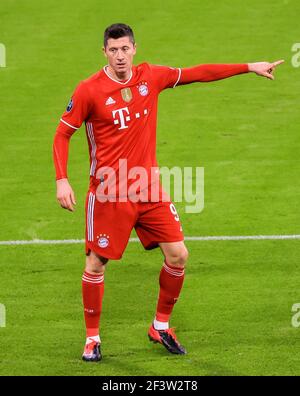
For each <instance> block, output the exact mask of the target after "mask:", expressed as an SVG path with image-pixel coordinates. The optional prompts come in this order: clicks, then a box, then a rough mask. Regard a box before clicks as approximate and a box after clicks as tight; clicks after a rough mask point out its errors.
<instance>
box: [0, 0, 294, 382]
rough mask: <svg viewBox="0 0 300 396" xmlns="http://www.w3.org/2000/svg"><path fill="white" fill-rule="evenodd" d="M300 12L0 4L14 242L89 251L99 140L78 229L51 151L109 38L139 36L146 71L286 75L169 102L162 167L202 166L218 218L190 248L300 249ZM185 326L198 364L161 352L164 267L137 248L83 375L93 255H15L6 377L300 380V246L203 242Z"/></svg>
mask: <svg viewBox="0 0 300 396" xmlns="http://www.w3.org/2000/svg"><path fill="white" fill-rule="evenodd" d="M299 13H300V4H299V1H297V0H290V1H289V0H275V1H274V0H272V1H271V0H266V1H264V2H261V1H259V0H251V1H249V0H246V1H240V0H230V1H229V0H218V1H214V2H204V1H196V0H195V1H189V2H186V1H182V0H178V1H175V2H174V1H171V0H166V1H164V2H162V1H158V0H150V1H147V2H142V1H137V0H131V1H128V0H124V1H115V2H113V3H111V2H106V1H98V0H85V1H84V2H82V1H80V0H69V1H68V0H60V1H55V0H48V1H47V2H40V1H37V0H5V1H1V4H0V42H1V43H3V44H4V45H5V47H6V51H7V60H6V63H7V67H6V68H0V110H1V111H0V128H1V153H0V169H1V172H0V182H1V188H0V202H1V209H0V210H1V212H0V213H1V217H0V218H1V227H0V240H1V241H8V240H30V239H34V238H39V239H71V238H83V232H84V199H85V192H86V190H87V186H88V158H87V144H86V142H85V134H84V131H83V128H81V130H80V131H78V132H77V133H76V134H75V135H74V137H73V139H72V143H71V150H70V161H69V176H70V181H71V184H72V186H73V188H74V190H75V193H76V196H77V201H78V205H77V209H76V212H75V213H74V214H71V213H69V212H66V211H63V210H62V209H60V207H59V206H58V205H57V203H56V199H55V182H54V171H53V165H52V154H51V151H52V140H53V135H54V132H55V128H56V126H57V123H58V120H59V117H60V115H61V113H62V112H63V110H64V108H65V106H66V105H67V103H68V101H69V97H70V95H71V93H72V91H73V89H74V87H75V86H76V85H77V83H78V82H79V81H80V80H82V79H84V78H86V77H88V76H89V75H90V74H92V73H94V72H95V71H96V70H97V69H98V68H99V67H102V66H103V65H104V64H105V61H104V58H103V56H102V54H101V45H102V34H103V30H104V29H105V27H106V26H107V25H109V24H111V23H114V22H125V23H128V24H130V25H132V27H133V29H134V31H135V34H136V40H137V43H138V53H137V56H136V63H140V62H143V61H148V62H151V63H157V64H166V65H171V66H177V67H180V66H182V67H184V66H191V65H196V64H199V63H238V62H251V61H263V60H270V61H273V60H277V59H285V60H286V63H285V65H283V66H281V67H280V68H279V69H278V71H277V73H276V77H277V78H276V80H275V81H274V82H271V81H269V80H266V79H262V78H259V77H257V76H255V75H242V76H238V77H234V78H231V79H228V80H225V81H220V82H215V83H210V84H193V85H190V86H185V87H180V88H178V89H176V90H168V91H165V92H163V93H162V94H161V97H160V107H159V121H158V149H157V153H158V160H159V164H160V166H169V167H173V166H181V167H184V166H194V167H195V166H203V167H204V168H205V209H204V211H203V212H202V213H199V214H186V213H185V212H184V204H180V203H178V204H177V205H176V206H177V209H178V211H179V213H180V216H181V221H182V223H183V227H184V231H185V234H186V235H187V236H197V235H198V236H202V235H203V236H206V235H282V234H299V233H300V232H299V221H300V211H299V198H300V183H299V173H300V162H299V158H300V156H299V154H300V139H299V123H300V115H299V92H300V68H298V69H297V68H294V67H292V65H291V58H292V55H293V53H292V51H291V48H292V45H293V44H294V43H296V42H299V41H300V36H299V20H298V16H299ZM187 246H188V248H189V251H190V259H189V263H188V267H187V272H186V274H187V275H186V282H185V287H184V289H183V291H182V295H181V298H180V300H179V301H178V303H177V305H176V307H175V310H174V315H173V318H172V323H171V324H172V325H174V326H176V328H177V333H178V336H179V337H180V340H181V341H182V343H183V344H184V345H185V346H186V348H187V350H188V352H189V353H188V355H186V356H183V357H176V356H170V355H168V354H167V352H166V351H165V350H164V349H163V348H162V347H160V346H159V345H152V344H150V343H149V341H148V339H147V329H148V326H149V324H150V323H151V320H152V318H153V314H154V310H155V305H156V297H157V292H158V282H157V279H158V273H159V270H160V267H161V264H162V257H161V254H160V252H159V251H158V250H156V251H152V252H145V251H143V249H142V247H141V246H140V245H139V244H137V243H130V244H129V245H128V249H127V250H126V252H125V254H124V257H123V259H122V260H121V261H120V262H116V261H114V262H110V264H109V267H108V270H107V272H106V292H105V297H104V308H103V314H102V331H101V336H102V342H103V348H102V349H103V354H104V359H103V361H102V362H101V363H100V364H95V365H93V364H85V363H84V362H82V361H81V359H80V358H81V353H82V348H83V342H84V335H85V334H84V325H83V314H82V307H81V274H82V270H83V266H84V250H83V245H53V246H49V245H43V246H41V245H40V246H38V245H31V246H0V303H1V304H4V305H5V307H6V312H7V318H6V327H2V328H1V327H0V375H101V376H102V375H299V374H300V359H299V352H298V351H299V342H300V328H294V327H292V325H291V319H292V315H293V314H292V312H291V307H292V305H293V304H294V303H299V302H300V294H299V269H300V268H299V267H300V264H299V257H300V241H299V240H287V241H274V240H273V241H207V242H187Z"/></svg>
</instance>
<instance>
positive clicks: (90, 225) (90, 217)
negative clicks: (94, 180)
mask: <svg viewBox="0 0 300 396" xmlns="http://www.w3.org/2000/svg"><path fill="white" fill-rule="evenodd" d="M94 206H95V195H94V194H93V193H92V192H90V194H89V201H88V209H87V234H88V235H87V236H88V241H91V242H92V241H93V240H94Z"/></svg>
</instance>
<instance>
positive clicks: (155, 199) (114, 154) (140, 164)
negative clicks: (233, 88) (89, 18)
mask: <svg viewBox="0 0 300 396" xmlns="http://www.w3.org/2000/svg"><path fill="white" fill-rule="evenodd" d="M103 52H104V55H105V57H106V58H107V62H108V64H107V66H104V68H103V69H101V70H100V71H98V72H97V73H96V74H94V75H92V76H91V77H89V78H88V79H86V80H84V81H82V82H81V83H80V84H79V85H78V86H77V88H76V89H75V92H74V94H73V96H72V98H71V100H70V102H69V104H68V106H67V109H66V111H65V112H64V114H63V115H62V117H61V120H60V123H59V126H58V128H57V131H56V134H55V138H54V144H53V155H54V164H55V169H56V183H57V199H58V201H59V203H60V205H61V206H62V207H63V208H65V209H68V210H70V211H73V210H74V205H75V204H76V202H75V195H74V192H73V190H72V187H71V185H70V184H69V181H68V176H67V161H68V147H69V141H70V138H71V136H72V135H73V133H74V132H75V131H76V130H77V129H78V128H80V126H81V124H82V123H83V122H85V129H86V135H87V140H88V146H89V156H90V186H89V191H88V193H87V197H86V236H85V240H86V248H85V250H86V266H85V271H84V274H83V277H82V295H83V306H84V317H85V324H86V344H85V347H84V352H83V356H82V358H83V360H85V361H99V360H101V358H102V355H101V349H100V343H101V341H100V336H99V323H100V314H101V309H102V300H103V294H104V272H105V268H106V266H107V262H108V260H109V259H113V260H117V259H120V258H121V257H122V254H123V252H124V250H125V248H126V246H127V243H128V240H129V237H130V233H131V231H132V229H133V228H135V230H136V232H137V235H138V237H139V239H140V241H141V243H142V244H143V246H144V248H145V249H153V248H156V247H159V248H160V249H161V251H162V254H163V257H164V263H163V266H162V269H161V271H160V276H159V295H158V302H157V307H156V314H155V317H154V320H153V323H152V324H151V326H150V328H149V330H148V336H149V338H150V340H151V341H153V342H158V343H160V344H162V345H163V346H164V347H165V348H166V349H167V350H168V351H169V352H171V353H174V354H185V353H186V350H185V348H184V347H183V346H182V345H181V344H180V342H179V341H178V339H177V337H176V334H175V332H174V329H172V328H170V327H169V322H170V316H171V313H172V310H173V307H174V304H175V303H176V301H177V299H178V298H179V294H180V291H181V288H182V284H183V280H184V268H185V264H186V261H187V258H188V251H187V248H186V246H185V244H184V236H183V231H182V227H181V224H180V221H179V216H178V214H177V212H176V209H175V206H174V204H173V203H172V202H171V200H170V198H169V197H168V196H167V195H166V194H165V193H164V191H163V189H162V187H161V185H160V182H159V172H158V165H157V162H156V119H157V101H158V95H159V93H160V92H161V91H162V90H164V89H166V88H175V87H177V86H179V85H184V84H190V83H194V82H209V81H215V80H220V79H224V78H228V77H231V76H234V75H238V74H242V73H248V72H254V73H256V74H257V75H260V76H264V77H267V78H269V79H274V77H273V71H274V69H275V67H276V66H278V65H280V64H281V63H282V62H283V61H277V62H274V63H268V62H259V63H249V64H207V65H198V66H195V67H190V68H182V69H181V68H172V67H166V66H157V65H152V64H149V63H142V64H140V65H138V66H135V65H133V58H134V55H135V54H136V44H135V39H134V34H133V31H132V29H131V28H130V27H129V26H128V25H125V24H121V23H118V24H114V25H111V26H109V27H108V28H107V29H106V30H105V32H104V47H103ZM141 169H143V170H144V173H143V172H141V171H140V170H141ZM153 169H154V170H155V171H153ZM137 170H138V171H139V172H140V173H139V172H137ZM138 173H139V176H140V180H139V183H138V186H137V178H136V176H137V175H138ZM153 190H154V191H155V193H154V194H153V195H152V191H153ZM107 192H108V193H107ZM142 265H143V263H141V267H142Z"/></svg>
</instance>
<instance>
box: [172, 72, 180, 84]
mask: <svg viewBox="0 0 300 396" xmlns="http://www.w3.org/2000/svg"><path fill="white" fill-rule="evenodd" d="M178 70H179V75H178V78H177V81H176V83H175V84H174V85H173V88H176V85H177V84H178V83H179V80H180V77H181V69H178Z"/></svg>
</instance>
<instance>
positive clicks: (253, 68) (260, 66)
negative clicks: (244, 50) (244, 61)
mask: <svg viewBox="0 0 300 396" xmlns="http://www.w3.org/2000/svg"><path fill="white" fill-rule="evenodd" d="M282 63H284V60H279V61H276V62H273V63H269V62H256V63H248V67H249V71H250V72H254V73H256V74H257V75H258V76H263V77H267V78H269V79H270V80H274V79H275V77H274V75H273V72H274V70H275V68H276V67H277V66H279V65H281V64H282Z"/></svg>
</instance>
